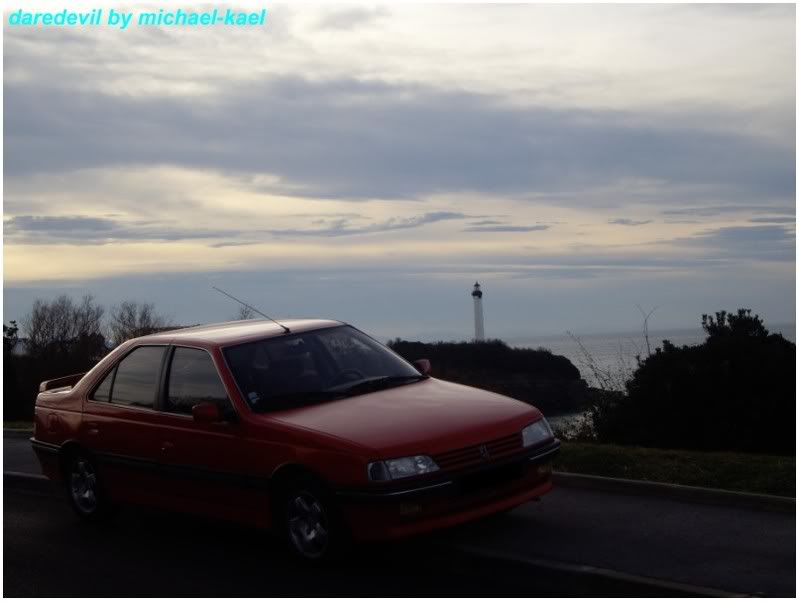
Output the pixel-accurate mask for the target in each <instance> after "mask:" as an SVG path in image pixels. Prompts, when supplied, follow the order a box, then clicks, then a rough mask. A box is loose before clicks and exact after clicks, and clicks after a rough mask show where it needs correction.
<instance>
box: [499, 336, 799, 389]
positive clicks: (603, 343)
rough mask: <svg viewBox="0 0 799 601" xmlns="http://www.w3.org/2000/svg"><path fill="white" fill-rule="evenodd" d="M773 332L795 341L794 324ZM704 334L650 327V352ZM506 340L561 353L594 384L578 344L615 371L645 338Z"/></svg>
mask: <svg viewBox="0 0 799 601" xmlns="http://www.w3.org/2000/svg"><path fill="white" fill-rule="evenodd" d="M766 327H767V329H768V330H769V332H771V333H773V334H779V333H781V334H782V335H783V336H784V337H785V338H787V339H788V340H790V341H792V342H796V324H774V325H773V326H771V327H769V326H768V325H766ZM706 337H707V335H706V334H705V332H704V330H702V328H701V327H697V328H672V329H653V330H650V331H649V344H650V349H651V352H652V353H654V352H655V349H656V348H658V347H662V346H663V340H668V341H670V342H671V343H672V344H674V345H676V346H684V345H695V344H701V343H702V342H704V341H705V338H706ZM505 342H506V343H507V344H509V345H510V346H512V347H515V348H534V349H537V348H544V349H547V350H550V351H552V353H553V354H555V355H563V356H564V357H566V358H567V359H569V360H570V361H571V362H572V363H573V364H574V366H575V367H577V369H579V370H580V374H581V375H582V377H583V378H585V379H586V380H587V381H588V382H589V384H594V383H595V382H593V378H592V377H591V374H590V373H587V371H588V370H587V369H586V364H585V363H586V362H585V357H584V355H583V353H581V350H580V345H582V347H583V348H584V349H585V351H586V352H587V353H588V354H589V355H590V356H591V357H592V358H593V360H594V361H595V362H596V363H597V364H598V365H600V366H602V367H603V368H605V369H608V370H610V371H614V372H620V371H622V370H633V369H635V365H636V356H637V355H640V356H641V357H644V356H646V352H647V350H646V340H645V338H644V334H643V331H638V332H608V333H603V334H580V333H579V332H572V336H570V335H569V334H561V335H546V336H518V337H514V338H507V339H505Z"/></svg>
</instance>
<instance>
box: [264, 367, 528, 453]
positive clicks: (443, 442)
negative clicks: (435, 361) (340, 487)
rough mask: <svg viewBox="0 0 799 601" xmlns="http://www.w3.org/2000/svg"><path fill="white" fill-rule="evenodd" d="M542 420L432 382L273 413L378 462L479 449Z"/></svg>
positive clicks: (520, 408)
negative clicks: (345, 443)
mask: <svg viewBox="0 0 799 601" xmlns="http://www.w3.org/2000/svg"><path fill="white" fill-rule="evenodd" d="M540 417H541V412H540V411H538V409H536V408H535V407H533V406H531V405H528V404H526V403H522V402H521V401H517V400H514V399H511V398H508V397H505V396H502V395H499V394H494V393H492V392H488V391H485V390H480V389H477V388H472V387H470V386H462V385H460V384H454V383H452V382H444V381H442V380H436V379H434V378H428V379H426V380H421V381H419V382H414V383H411V384H406V385H403V386H397V387H395V388H389V389H387V390H381V391H378V392H372V393H368V394H363V395H358V396H354V397H350V398H347V399H342V400H339V401H332V402H329V403H323V404H320V405H316V406H313V407H304V408H302V409H295V410H290V411H281V412H279V413H273V414H271V418H272V419H276V420H278V421H280V422H283V423H285V424H288V425H293V426H297V427H299V428H302V429H306V430H314V431H317V432H320V433H323V434H327V435H331V436H335V437H336V438H339V439H345V440H347V441H349V442H352V443H354V444H356V445H358V446H362V447H368V448H369V449H370V450H372V451H373V452H374V454H375V457H374V458H376V459H387V458H391V457H400V456H403V455H409V454H436V453H441V452H444V451H448V450H453V449H458V448H461V447H465V446H470V445H473V444H479V443H482V442H486V441H489V440H493V439H495V438H499V437H502V436H507V435H509V434H512V433H513V432H516V431H520V430H521V429H522V428H523V427H524V426H526V425H527V424H529V423H531V422H533V421H535V420H537V419H539V418H540Z"/></svg>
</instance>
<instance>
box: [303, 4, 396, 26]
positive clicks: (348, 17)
mask: <svg viewBox="0 0 799 601" xmlns="http://www.w3.org/2000/svg"><path fill="white" fill-rule="evenodd" d="M390 14H391V13H390V12H389V11H388V10H387V9H386V8H385V7H383V6H376V7H374V8H367V7H355V6H353V7H351V8H346V9H342V10H336V11H334V12H331V13H328V14H326V15H324V16H322V17H321V18H320V19H319V20H318V21H317V22H316V28H317V29H320V30H326V29H331V30H335V31H351V30H353V29H357V28H360V27H364V26H366V25H372V24H374V21H377V20H379V19H382V18H385V17H388V16H389V15H390Z"/></svg>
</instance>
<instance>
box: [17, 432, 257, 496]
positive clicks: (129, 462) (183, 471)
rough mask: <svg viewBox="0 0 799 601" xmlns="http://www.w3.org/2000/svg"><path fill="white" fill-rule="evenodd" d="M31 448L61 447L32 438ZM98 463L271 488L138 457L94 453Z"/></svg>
mask: <svg viewBox="0 0 799 601" xmlns="http://www.w3.org/2000/svg"><path fill="white" fill-rule="evenodd" d="M30 441H31V446H32V447H33V449H34V450H35V451H37V452H43V453H52V454H56V455H57V454H58V453H59V452H60V451H61V447H60V446H59V445H56V444H51V443H49V442H42V441H40V440H36V439H35V438H31V439H30ZM93 455H94V456H95V457H96V458H97V461H98V462H100V463H101V464H105V465H114V466H121V467H127V468H130V469H136V470H151V471H154V472H159V473H160V474H161V475H163V476H165V477H176V478H187V479H190V480H208V481H211V482H219V483H223V484H229V485H234V486H240V487H242V488H255V489H261V490H266V489H267V488H268V487H269V478H268V477H266V476H264V477H258V476H246V475H244V474H231V473H229V472H219V471H215V470H207V469H204V468H201V467H194V466H189V465H174V464H165V463H158V462H156V461H148V460H146V459H139V458H137V457H129V456H127V455H115V454H113V453H93Z"/></svg>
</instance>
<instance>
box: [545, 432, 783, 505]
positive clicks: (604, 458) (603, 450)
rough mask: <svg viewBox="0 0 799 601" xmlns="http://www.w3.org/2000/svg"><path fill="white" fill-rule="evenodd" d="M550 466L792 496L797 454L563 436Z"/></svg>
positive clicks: (615, 476)
mask: <svg viewBox="0 0 799 601" xmlns="http://www.w3.org/2000/svg"><path fill="white" fill-rule="evenodd" d="M554 469H556V470H559V471H562V472H571V473H577V474H591V475H594V476H606V477H609V478H627V479H630V480H648V481H650V482H666V483H670V484H684V485H687V486H704V487H707V488H721V489H725V490H735V491H743V492H752V493H761V494H768V495H779V496H784V497H795V496H796V457H782V456H776V455H754V454H747V453H704V452H700V451H682V450H667V449H647V448H641V447H623V446H617V445H609V444H596V443H583V442H564V443H563V445H562V447H561V451H560V453H559V455H558V456H557V458H556V459H555V464H554Z"/></svg>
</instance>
